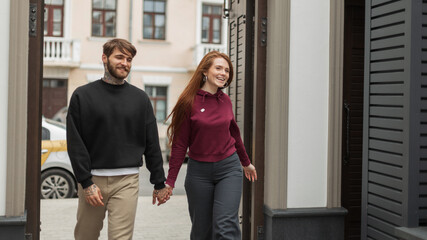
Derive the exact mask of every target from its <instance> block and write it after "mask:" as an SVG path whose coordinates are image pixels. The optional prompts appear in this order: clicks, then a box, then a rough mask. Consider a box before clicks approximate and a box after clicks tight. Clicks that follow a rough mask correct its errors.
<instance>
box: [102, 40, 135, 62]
mask: <svg viewBox="0 0 427 240" xmlns="http://www.w3.org/2000/svg"><path fill="white" fill-rule="evenodd" d="M116 48H117V49H119V51H120V52H122V53H125V52H128V53H130V54H131V55H132V58H133V57H135V55H136V48H135V46H133V45H132V43H130V42H129V41H127V40H125V39H121V38H115V39H111V40H110V41H108V42H106V43H105V44H104V46H103V49H104V50H103V51H104V54H105V55H106V56H107V57H110V55H111V54H112V53H113V51H114V49H116Z"/></svg>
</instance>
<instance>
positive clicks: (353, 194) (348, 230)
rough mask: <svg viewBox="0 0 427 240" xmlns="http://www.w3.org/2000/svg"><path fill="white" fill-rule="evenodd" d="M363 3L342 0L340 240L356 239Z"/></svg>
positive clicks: (358, 212)
mask: <svg viewBox="0 0 427 240" xmlns="http://www.w3.org/2000/svg"><path fill="white" fill-rule="evenodd" d="M364 33H365V6H364V2H363V1H355V0H346V1H345V11H344V71H343V79H344V84H343V107H344V109H343V124H342V126H343V129H342V133H343V134H342V140H343V142H342V185H341V188H342V189H341V193H342V195H341V202H342V206H343V207H344V208H346V209H347V210H348V215H347V216H346V218H345V229H344V232H345V237H344V239H348V240H352V239H360V230H361V228H360V224H361V193H362V144H363V139H362V134H363V85H364V83H363V76H364V35H365V34H364Z"/></svg>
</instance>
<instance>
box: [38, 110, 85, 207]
mask: <svg viewBox="0 0 427 240" xmlns="http://www.w3.org/2000/svg"><path fill="white" fill-rule="evenodd" d="M40 189H41V198H42V199H59V198H71V197H75V196H76V193H77V190H76V189H77V182H76V179H75V177H74V174H73V169H72V167H71V162H70V158H69V156H68V153H67V140H66V129H65V125H64V124H62V123H59V122H56V121H53V120H50V119H46V118H43V119H42V153H41V186H40Z"/></svg>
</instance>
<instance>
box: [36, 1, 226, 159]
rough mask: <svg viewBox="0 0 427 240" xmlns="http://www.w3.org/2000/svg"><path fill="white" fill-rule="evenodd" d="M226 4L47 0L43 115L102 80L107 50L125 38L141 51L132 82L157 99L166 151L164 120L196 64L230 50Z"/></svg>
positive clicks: (153, 101)
mask: <svg viewBox="0 0 427 240" xmlns="http://www.w3.org/2000/svg"><path fill="white" fill-rule="evenodd" d="M222 4H223V1H222V0H187V1H167V0H138V1H135V0H91V1H86V0H54V1H51V0H46V1H45V18H44V35H45V38H44V68H43V72H44V75H43V78H44V80H43V86H44V88H43V115H45V116H46V117H48V118H52V117H54V115H55V113H57V112H58V111H60V110H61V109H62V108H64V107H66V106H67V103H68V100H69V98H70V97H71V94H72V92H73V91H74V90H75V89H76V88H77V87H78V86H81V85H83V84H86V83H88V82H91V81H94V80H97V79H100V78H101V77H102V76H103V74H104V68H103V65H102V61H101V55H102V45H103V44H104V43H105V42H106V41H107V40H108V39H111V38H114V37H117V38H124V39H127V40H128V41H130V42H131V43H132V44H134V45H135V47H136V48H137V51H138V53H137V55H136V57H135V58H134V60H133V62H132V70H131V73H130V75H129V77H128V79H127V81H128V82H130V83H131V84H133V85H135V86H137V87H139V88H141V89H144V90H145V91H146V92H147V93H148V94H149V95H150V97H151V100H152V104H153V107H154V110H155V113H156V117H157V121H158V127H159V134H160V139H161V146H162V149H163V151H164V152H165V151H166V145H165V144H166V141H167V139H166V129H167V124H164V121H165V119H166V117H167V115H168V113H170V111H171V110H172V107H173V106H174V104H175V102H176V100H177V98H178V96H179V94H180V93H181V92H182V90H183V89H184V87H185V86H186V84H187V82H188V80H189V79H190V77H191V74H192V72H193V71H194V70H195V68H196V66H197V64H198V62H199V61H200V60H201V58H202V57H203V56H204V54H205V53H207V52H208V51H211V50H219V51H221V52H226V50H227V48H226V46H227V23H226V20H225V19H223V18H222Z"/></svg>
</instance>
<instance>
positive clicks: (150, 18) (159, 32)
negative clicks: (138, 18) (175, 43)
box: [143, 0, 166, 40]
mask: <svg viewBox="0 0 427 240" xmlns="http://www.w3.org/2000/svg"><path fill="white" fill-rule="evenodd" d="M165 13H166V0H144V19H143V38H144V39H159V40H165V39H166V36H165V35H166V34H165V32H166V14H165Z"/></svg>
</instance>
